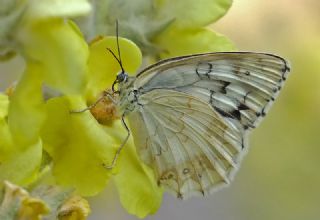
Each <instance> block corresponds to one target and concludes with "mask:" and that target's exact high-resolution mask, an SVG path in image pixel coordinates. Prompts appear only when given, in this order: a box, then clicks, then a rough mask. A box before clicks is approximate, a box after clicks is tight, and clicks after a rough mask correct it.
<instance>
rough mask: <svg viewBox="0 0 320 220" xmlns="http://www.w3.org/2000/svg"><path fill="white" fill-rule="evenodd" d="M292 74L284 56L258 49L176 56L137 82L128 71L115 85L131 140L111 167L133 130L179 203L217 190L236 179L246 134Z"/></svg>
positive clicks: (145, 155) (140, 148)
mask: <svg viewBox="0 0 320 220" xmlns="http://www.w3.org/2000/svg"><path fill="white" fill-rule="evenodd" d="M111 52H112V51H111ZM113 55H114V54H113ZM114 56H115V55H114ZM115 58H116V59H117V60H118V61H119V63H120V65H121V66H122V64H121V60H120V58H119V59H118V58H117V57H116V56H115ZM122 69H123V68H122ZM289 70H290V68H289V65H288V63H287V62H286V61H285V60H284V59H283V58H281V57H279V56H276V55H272V54H264V53H253V52H225V53H204V54H196V55H189V56H181V57H176V58H171V59H167V60H162V61H160V62H158V63H156V64H154V65H151V66H149V67H147V68H146V69H144V70H142V71H141V72H139V73H138V74H137V75H136V76H135V77H131V76H128V75H127V74H126V73H125V72H124V70H122V72H121V73H119V74H118V75H117V79H116V80H115V82H114V85H115V84H118V91H115V92H117V93H119V101H118V102H116V103H118V106H117V107H118V109H119V111H120V114H121V115H122V121H123V123H124V125H125V126H126V128H127V130H128V135H127V138H126V140H125V141H124V142H123V144H122V145H121V146H120V148H119V150H118V152H117V154H116V156H115V158H114V160H113V163H112V165H111V166H109V168H111V167H113V166H114V164H115V161H116V159H117V157H118V155H119V153H120V151H121V149H122V148H123V146H124V144H125V143H126V141H127V139H128V138H129V135H130V131H131V132H132V136H133V139H134V142H135V146H136V148H137V151H138V154H139V155H140V158H141V160H142V161H143V162H144V163H146V164H148V165H149V166H150V167H152V168H153V170H154V173H155V176H156V178H157V180H158V183H159V185H162V186H164V187H165V188H166V189H168V190H170V191H173V192H174V193H175V194H176V195H177V197H179V198H187V197H190V196H193V195H197V194H200V195H207V194H210V193H212V192H213V191H214V190H215V189H217V188H218V186H223V185H226V184H227V183H229V182H230V179H231V178H232V174H233V173H234V171H235V170H236V169H237V168H238V167H239V164H240V162H241V159H242V156H243V155H244V152H245V151H246V149H247V133H248V132H249V131H250V130H251V129H253V128H255V127H256V126H257V124H258V123H259V121H260V120H261V119H262V118H263V117H264V116H265V114H266V113H267V111H268V110H269V108H270V106H271V104H272V103H273V101H274V100H275V97H276V96H277V94H278V93H279V91H280V89H281V87H282V85H283V83H284V81H285V80H286V78H287V74H288V72H289ZM114 85H113V90H115V89H114ZM124 117H126V118H127V119H128V122H129V125H130V130H129V129H128V127H127V125H126V123H125V120H124Z"/></svg>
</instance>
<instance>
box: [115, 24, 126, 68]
mask: <svg viewBox="0 0 320 220" xmlns="http://www.w3.org/2000/svg"><path fill="white" fill-rule="evenodd" d="M116 37H117V48H118V55H119V59H118V61H119V64H120V67H121V70H122V72H124V69H123V66H122V60H121V53H120V44H119V22H118V20H116Z"/></svg>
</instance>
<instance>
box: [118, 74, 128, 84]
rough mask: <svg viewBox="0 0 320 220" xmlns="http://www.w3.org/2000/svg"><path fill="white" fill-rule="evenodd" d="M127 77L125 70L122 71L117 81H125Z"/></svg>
mask: <svg viewBox="0 0 320 220" xmlns="http://www.w3.org/2000/svg"><path fill="white" fill-rule="evenodd" d="M126 78H127V74H125V73H124V72H122V73H120V74H118V75H117V81H118V82H123V81H125V80H126Z"/></svg>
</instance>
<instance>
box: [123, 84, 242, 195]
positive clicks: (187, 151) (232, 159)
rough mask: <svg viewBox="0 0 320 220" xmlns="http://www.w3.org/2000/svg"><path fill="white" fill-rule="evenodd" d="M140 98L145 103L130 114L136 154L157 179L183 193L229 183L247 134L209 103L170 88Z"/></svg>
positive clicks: (172, 189)
mask: <svg viewBox="0 0 320 220" xmlns="http://www.w3.org/2000/svg"><path fill="white" fill-rule="evenodd" d="M139 101H140V102H141V103H143V107H141V108H140V110H139V111H136V112H133V113H132V114H130V115H129V116H128V119H129V123H130V127H131V130H132V132H133V137H134V141H135V145H136V147H137V149H138V152H139V155H140V157H141V159H142V160H143V161H144V162H145V163H147V164H148V165H150V166H151V167H153V169H154V171H155V174H156V177H157V179H158V183H159V184H161V185H163V186H165V187H166V188H167V189H169V190H171V191H174V192H175V193H176V194H177V196H178V197H183V198H186V197H189V196H192V195H194V194H200V195H201V194H203V195H204V194H209V193H210V192H211V191H212V190H213V189H215V188H216V186H219V185H224V183H228V182H229V180H230V177H231V175H232V173H233V172H232V171H233V170H235V168H236V167H237V166H238V164H239V162H240V159H241V156H242V154H243V147H242V143H243V142H244V140H243V138H245V136H244V135H243V134H242V133H241V132H240V133H239V132H238V131H237V130H235V129H233V128H232V127H231V126H230V125H229V124H228V122H225V121H224V120H223V119H222V118H221V116H220V115H219V114H218V113H217V112H215V111H214V110H213V108H212V107H211V105H210V104H209V103H206V102H204V101H202V100H200V99H198V98H196V97H193V96H190V95H188V94H186V93H183V92H179V91H174V90H160V91H159V90H153V91H150V92H148V93H146V94H143V95H141V96H140V97H139Z"/></svg>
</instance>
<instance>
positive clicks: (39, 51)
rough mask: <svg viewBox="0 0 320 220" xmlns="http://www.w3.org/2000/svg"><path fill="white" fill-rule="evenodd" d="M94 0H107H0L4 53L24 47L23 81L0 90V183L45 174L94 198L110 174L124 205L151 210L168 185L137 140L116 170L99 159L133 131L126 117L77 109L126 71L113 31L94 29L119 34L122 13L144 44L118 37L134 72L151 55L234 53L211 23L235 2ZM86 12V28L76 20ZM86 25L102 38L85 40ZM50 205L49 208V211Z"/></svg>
mask: <svg viewBox="0 0 320 220" xmlns="http://www.w3.org/2000/svg"><path fill="white" fill-rule="evenodd" d="M93 2H95V4H98V5H99V3H100V6H101V7H97V5H94V4H93V3H90V2H88V1H86V0H71V1H63V0H42V1H33V0H13V1H5V0H0V5H2V6H1V7H3V9H1V10H2V11H1V12H0V18H1V19H0V52H1V54H2V55H1V58H2V59H1V60H6V59H9V58H11V55H12V54H19V55H20V56H22V57H23V58H24V61H25V70H24V73H23V74H22V77H21V78H20V79H19V80H18V82H17V84H16V86H15V87H14V88H13V89H12V90H11V92H10V93H7V94H6V93H0V187H5V185H4V181H5V180H8V181H11V182H14V183H15V184H18V185H20V186H24V187H27V188H28V187H30V186H32V184H41V182H42V181H43V179H45V182H46V183H47V184H48V183H49V184H57V185H60V186H63V187H66V188H70V187H71V188H73V189H74V192H75V193H76V194H79V195H82V196H93V195H96V194H98V193H99V192H101V191H102V190H103V189H104V188H105V187H106V185H107V183H108V181H109V179H110V177H113V179H114V182H115V184H116V186H117V189H118V192H119V195H120V199H121V202H122V204H123V206H124V207H125V208H126V209H127V210H128V212H129V213H132V214H135V215H137V216H139V217H144V216H146V215H148V214H150V213H155V212H156V211H157V210H158V208H159V206H160V203H161V199H162V194H163V191H162V189H161V188H159V187H158V185H157V183H156V180H155V178H154V176H153V173H152V170H151V169H150V168H149V167H148V166H146V165H145V164H143V163H141V162H140V160H139V157H138V155H137V153H136V151H135V147H134V144H133V141H132V140H131V139H130V140H129V142H128V143H127V145H126V147H125V149H124V150H123V152H122V153H121V155H120V158H119V161H118V162H117V166H116V167H115V169H112V170H107V169H105V168H104V167H103V166H102V165H103V164H110V163H111V161H112V159H113V157H114V154H115V151H116V150H117V148H118V147H119V146H120V144H121V142H122V141H123V139H124V137H125V135H126V132H125V130H124V129H123V127H122V126H121V124H120V122H119V120H107V122H104V123H99V120H97V117H94V114H91V113H90V112H89V111H88V112H84V113H81V114H70V110H77V109H83V108H85V107H86V106H88V105H90V104H92V103H93V102H94V101H95V100H96V99H97V98H98V97H99V96H100V94H101V92H102V91H104V90H106V89H108V88H110V87H111V85H112V82H113V80H114V79H115V76H116V73H117V72H118V71H119V70H120V67H119V65H118V63H117V61H116V60H115V59H114V58H113V57H112V55H111V54H110V53H108V52H107V50H106V48H110V49H111V50H113V51H116V46H117V45H116V40H115V37H97V36H98V35H102V34H106V33H109V34H110V33H112V32H114V30H115V28H114V27H113V25H114V24H115V20H119V24H120V28H121V29H122V30H123V32H121V31H120V34H121V35H123V36H124V37H127V38H129V39H131V40H132V41H134V42H135V43H136V44H137V45H139V47H140V48H142V51H143V54H141V52H140V49H139V48H138V47H137V46H136V44H135V43H133V42H132V41H130V40H127V39H124V38H120V41H119V43H120V45H121V55H122V60H123V66H124V67H125V70H126V71H127V72H129V73H132V74H134V73H135V72H136V71H137V69H138V68H139V66H140V64H141V61H142V58H144V57H145V56H148V55H149V56H150V55H151V56H153V57H156V58H158V57H168V56H173V55H183V54H187V53H196V52H206V51H221V50H224V51H226V50H232V49H233V46H232V43H231V42H230V41H229V40H228V39H227V38H225V37H223V36H220V35H218V34H216V33H214V32H212V31H211V30H209V29H206V28H205V26H206V25H208V24H210V23H212V22H214V21H215V20H217V19H218V18H219V17H221V16H222V15H223V14H224V13H225V12H226V11H227V9H228V8H229V6H230V4H231V1H229V0H217V1H209V0H201V1H192V0H188V1H185V0H184V1H182V0H176V1H174V2H175V3H174V4H173V3H172V1H168V0H158V1H152V2H153V3H152V4H151V3H150V2H151V1H149V0H148V1H147V0H136V1H130V0H117V1H116V0H113V1H112V0H108V1H101V2H100V1H93ZM102 2H103V3H102ZM199 2H201V3H199ZM92 4H93V7H92ZM118 4H121V5H127V6H128V7H124V8H121V7H119V5H118ZM94 6H96V7H94ZM185 11H188V17H186V14H185ZM189 12H190V13H189ZM79 16H82V20H77V22H78V23H77V24H79V25H80V27H81V29H79V28H78V26H77V25H76V24H75V23H74V22H73V21H72V20H71V19H72V18H74V17H79ZM93 18H97V20H94V19H93ZM98 18H99V19H98ZM102 18H104V19H102ZM164 18H165V19H164ZM88 24H91V25H88ZM94 30H95V31H94ZM106 31H107V32H106ZM82 32H84V33H85V35H86V36H90V37H92V36H94V37H95V40H93V41H92V42H91V43H90V44H88V43H87V42H86V40H85V39H84V37H83V33H82ZM122 33H123V34H122ZM50 91H51V93H54V94H58V95H52V94H51V93H50ZM52 91H54V92H52ZM47 93H48V94H47ZM112 119H115V118H112ZM0 199H1V196H0ZM42 205H43V204H42ZM43 207H46V206H45V205H43ZM48 210H49V208H48V209H47V208H43V210H42V211H43V212H42V214H45V213H46V212H48ZM51 211H52V210H51ZM0 216H1V207H0Z"/></svg>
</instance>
